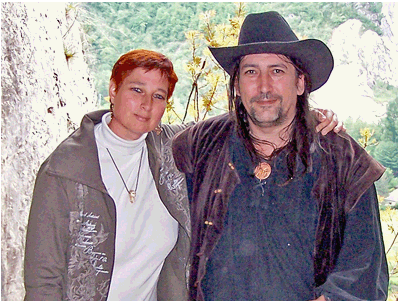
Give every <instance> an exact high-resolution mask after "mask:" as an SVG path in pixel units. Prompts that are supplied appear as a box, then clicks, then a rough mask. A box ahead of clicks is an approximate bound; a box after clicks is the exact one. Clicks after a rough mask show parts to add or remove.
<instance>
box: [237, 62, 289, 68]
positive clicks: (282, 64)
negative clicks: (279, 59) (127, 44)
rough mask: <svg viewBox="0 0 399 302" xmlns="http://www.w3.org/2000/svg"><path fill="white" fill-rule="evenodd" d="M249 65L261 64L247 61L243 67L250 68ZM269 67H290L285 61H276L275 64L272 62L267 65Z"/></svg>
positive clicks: (256, 65)
mask: <svg viewBox="0 0 399 302" xmlns="http://www.w3.org/2000/svg"><path fill="white" fill-rule="evenodd" d="M248 67H259V64H256V63H245V64H243V65H242V66H241V68H248ZM267 67H268V68H275V67H280V68H281V67H284V68H288V66H287V64H285V63H275V64H270V65H267Z"/></svg>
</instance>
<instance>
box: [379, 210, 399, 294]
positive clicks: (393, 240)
mask: <svg viewBox="0 0 399 302" xmlns="http://www.w3.org/2000/svg"><path fill="white" fill-rule="evenodd" d="M380 214H381V224H382V231H383V236H384V244H385V251H386V253H387V254H386V255H387V260H388V269H389V279H390V280H389V296H388V300H389V301H397V300H398V210H397V209H392V208H391V207H387V208H386V209H383V210H381V211H380Z"/></svg>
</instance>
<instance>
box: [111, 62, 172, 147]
mask: <svg viewBox="0 0 399 302" xmlns="http://www.w3.org/2000/svg"><path fill="white" fill-rule="evenodd" d="M168 87H169V82H168V79H167V78H166V77H165V76H163V75H162V73H161V71H160V70H159V69H153V70H150V71H148V70H146V69H144V68H141V67H138V68H135V69H134V70H133V71H132V72H131V73H130V74H129V75H128V76H127V77H126V78H125V79H124V80H123V82H122V84H121V85H120V86H119V89H118V91H116V85H115V82H114V81H111V82H110V86H109V95H110V97H111V102H112V103H113V104H114V110H113V118H112V120H111V122H110V124H109V127H110V128H111V130H112V131H113V132H114V133H115V134H116V135H118V136H119V137H121V138H123V139H126V140H136V139H138V138H139V137H140V136H141V135H143V134H144V133H146V132H150V131H152V130H154V129H155V127H156V126H157V125H158V124H159V122H160V121H161V118H162V115H163V113H164V111H165V108H166V100H167V95H168Z"/></svg>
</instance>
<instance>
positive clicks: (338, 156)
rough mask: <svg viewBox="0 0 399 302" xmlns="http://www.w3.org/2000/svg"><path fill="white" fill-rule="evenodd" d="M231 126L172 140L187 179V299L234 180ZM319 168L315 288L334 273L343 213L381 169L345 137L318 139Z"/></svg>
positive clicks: (215, 125) (197, 292) (220, 122)
mask: <svg viewBox="0 0 399 302" xmlns="http://www.w3.org/2000/svg"><path fill="white" fill-rule="evenodd" d="M233 131H234V122H233V121H232V120H231V118H230V117H229V115H228V114H225V115H222V116H218V117H215V118H211V119H209V120H207V121H205V122H200V123H198V124H197V125H195V126H194V127H190V128H188V129H186V130H184V131H183V132H181V133H179V134H178V135H177V137H175V139H174V141H173V155H174V157H175V163H176V166H177V167H178V169H179V170H180V171H182V172H184V173H186V174H191V177H192V184H191V185H192V196H190V201H191V205H190V211H191V221H192V243H191V251H190V261H191V272H190V278H189V285H190V297H191V299H193V300H202V299H203V293H202V290H201V280H202V279H203V277H204V275H205V268H206V263H207V260H208V258H209V256H210V255H211V252H212V249H213V248H214V247H215V245H216V243H217V241H218V240H219V238H220V236H221V233H222V231H223V222H224V218H225V214H226V211H227V204H228V200H229V197H230V196H231V194H232V192H233V190H234V188H235V186H236V185H237V184H238V183H239V182H240V178H239V175H238V173H237V171H236V170H235V167H234V165H233V163H232V161H231V158H230V155H229V137H230V136H231V135H232V133H233ZM320 144H321V146H322V147H323V149H324V152H322V154H323V156H322V163H323V166H322V167H321V173H320V178H319V179H318V181H317V182H316V184H315V186H314V188H313V193H314V194H315V196H316V197H317V199H318V201H319V204H318V209H319V223H318V227H317V231H316V248H315V251H314V259H315V261H314V267H315V276H314V277H315V284H316V286H319V285H321V284H323V283H324V282H325V280H326V278H327V276H328V274H329V272H330V271H331V270H332V269H333V268H334V264H335V262H336V259H337V257H338V254H339V251H340V247H341V243H342V239H343V232H344V227H345V214H346V213H348V212H349V211H351V209H352V208H353V207H354V205H355V204H356V202H357V201H358V200H359V198H360V197H361V195H362V194H363V193H364V192H365V191H366V190H367V189H368V188H369V187H370V186H371V185H372V184H373V182H374V181H376V180H378V179H379V178H380V177H381V175H382V174H383V172H384V167H383V166H382V165H381V164H379V163H378V162H377V161H375V160H374V159H373V158H372V157H371V156H369V155H368V153H367V152H366V151H365V150H364V149H363V148H361V147H360V146H359V145H358V144H357V143H356V142H355V141H354V140H353V139H352V138H351V137H350V136H349V135H347V134H345V133H344V134H338V135H336V134H329V135H327V136H326V137H323V136H321V135H320Z"/></svg>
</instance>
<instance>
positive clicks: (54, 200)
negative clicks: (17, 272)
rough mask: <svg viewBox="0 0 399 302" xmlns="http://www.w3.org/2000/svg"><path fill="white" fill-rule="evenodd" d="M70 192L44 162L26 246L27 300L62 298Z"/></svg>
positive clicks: (35, 195) (31, 212)
mask: <svg viewBox="0 0 399 302" xmlns="http://www.w3.org/2000/svg"><path fill="white" fill-rule="evenodd" d="M66 204H67V194H66V192H65V190H64V189H63V186H62V182H61V181H60V179H59V178H56V177H53V176H50V175H48V174H47V173H46V172H45V168H44V165H42V167H41V169H40V171H39V173H38V176H37V179H36V183H35V188H34V192H33V199H32V205H31V209H30V215H29V221H28V230H27V238H26V247H25V263H24V268H25V269H24V278H25V290H26V295H25V300H62V299H63V298H65V297H63V293H64V284H65V278H66V274H67V272H66V271H67V264H66V253H67V242H68V220H69V217H68V215H69V214H68V213H69V211H68V210H67V209H66Z"/></svg>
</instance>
